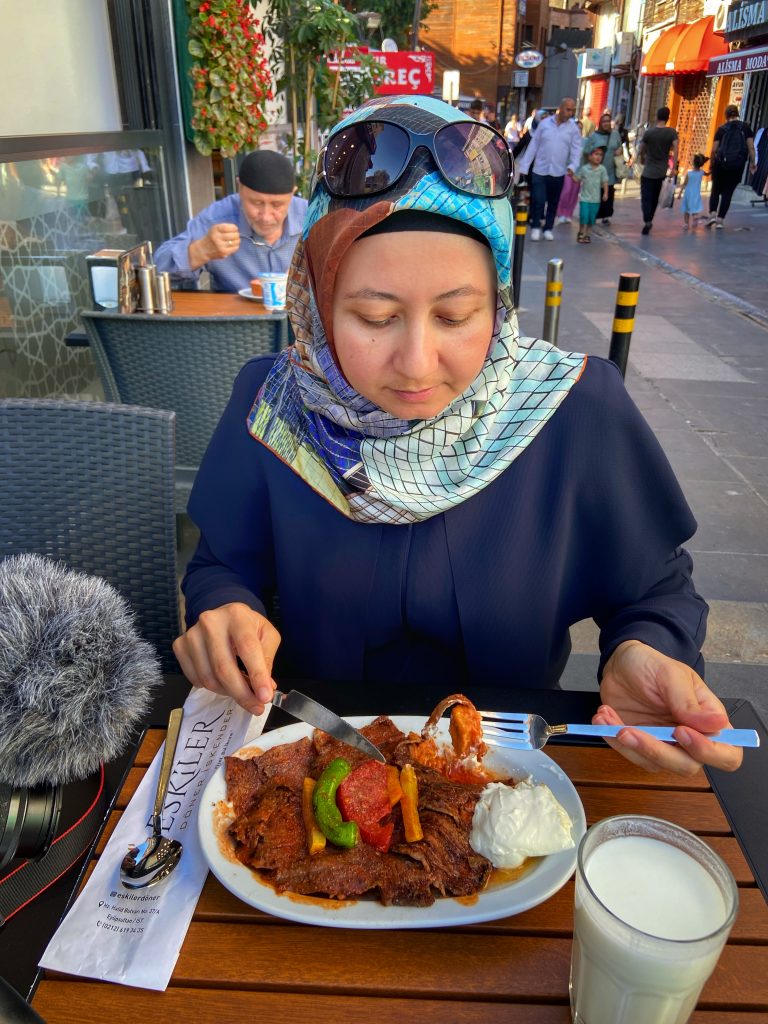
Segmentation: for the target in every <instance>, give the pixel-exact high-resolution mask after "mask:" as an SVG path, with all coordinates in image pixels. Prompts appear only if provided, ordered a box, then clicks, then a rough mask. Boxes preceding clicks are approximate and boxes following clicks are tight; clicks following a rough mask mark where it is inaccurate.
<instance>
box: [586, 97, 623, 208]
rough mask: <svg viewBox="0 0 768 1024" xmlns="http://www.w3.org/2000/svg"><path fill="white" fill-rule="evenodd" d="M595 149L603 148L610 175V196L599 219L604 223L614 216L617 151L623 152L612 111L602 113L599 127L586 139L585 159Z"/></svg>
mask: <svg viewBox="0 0 768 1024" xmlns="http://www.w3.org/2000/svg"><path fill="white" fill-rule="evenodd" d="M593 149H602V150H603V151H604V153H605V155H604V157H603V167H604V168H605V172H606V174H607V175H608V197H607V199H604V200H603V201H602V202H601V203H600V209H599V210H598V211H597V219H598V220H601V221H602V222H603V224H610V221H611V217H612V216H613V200H614V193H615V190H616V182H617V180H618V179H617V177H616V160H615V157H616V154H617V153H622V146H621V135H620V134H619V132H618V131H617V130H616V129H615V128H614V127H613V122H612V118H611V114H610V111H609V112H607V113H605V114H601V115H600V121H599V122H598V125H597V128H596V129H595V131H593V132H592V134H591V135H589V136H588V137H587V138H586V139H584V147H583V151H584V160H585V161H586V160H588V158H589V154H590V153H591V152H592V150H593Z"/></svg>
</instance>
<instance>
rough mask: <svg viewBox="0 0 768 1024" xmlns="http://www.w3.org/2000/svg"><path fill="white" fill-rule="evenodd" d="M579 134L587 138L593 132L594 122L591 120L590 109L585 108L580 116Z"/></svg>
mask: <svg viewBox="0 0 768 1024" xmlns="http://www.w3.org/2000/svg"><path fill="white" fill-rule="evenodd" d="M579 123H580V124H581V134H582V135H583V136H584V138H585V139H586V138H588V137H589V136H590V135H591V134H592V132H593V131H594V130H595V122H594V121H593V120H592V107H585V108H584V113H583V114H582V115H581V121H580V122H579Z"/></svg>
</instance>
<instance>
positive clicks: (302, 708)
mask: <svg viewBox="0 0 768 1024" xmlns="http://www.w3.org/2000/svg"><path fill="white" fill-rule="evenodd" d="M272 703H273V705H274V706H275V707H276V708H280V710H281V711H287V712H288V714H289V715H293V717H294V718H298V719H299V720H300V721H301V722H306V723H307V724H308V725H313V726H314V727H315V728H316V729H322V731H323V732H327V733H328V734H329V735H331V736H334V737H335V738H336V739H337V740H341V741H342V743H348V744H349V745H350V746H352V747H357V749H358V750H362V752H363V753H364V754H366V755H367V756H368V757H370V758H372V759H373V760H374V761H381V763H382V764H386V763H387V759H386V758H385V757H384V755H383V754H382V752H381V751H380V750H379V748H378V747H377V746H374V744H373V743H371V741H370V740H368V739H366V738H365V736H363V734H362V733H361V732H358V730H357V729H354V728H353V727H352V726H351V725H350V724H349V722H345V721H344V719H343V718H339V716H338V715H336V714H334V713H333V711H331V710H329V709H328V708H326V707H324V706H323V705H322V704H318V703H317V701H316V700H312V698H311V697H307V696H306V694H304V693H299V691H298V690H290V691H289V692H288V693H281V692H280V690H275V692H274V693H273V694H272Z"/></svg>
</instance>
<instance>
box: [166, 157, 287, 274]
mask: <svg viewBox="0 0 768 1024" xmlns="http://www.w3.org/2000/svg"><path fill="white" fill-rule="evenodd" d="M237 181H238V187H237V195H231V196H226V198H224V199H219V200H218V201H217V202H215V203H211V205H210V206H207V207H206V208H205V209H204V210H202V211H201V212H200V213H198V215H197V216H196V217H193V218H192V220H190V221H189V223H188V224H187V227H186V229H185V230H184V231H182V232H181V234H180V235H176V237H175V238H171V239H170V240H169V241H167V242H163V244H162V245H161V246H160V248H159V249H158V250H157V252H156V253H155V263H156V264H157V267H158V269H159V270H168V271H170V272H171V274H172V275H173V277H174V279H175V280H176V281H180V280H182V281H195V280H197V278H198V277H199V276H200V272H201V271H202V270H207V271H208V273H209V274H210V275H211V280H212V282H213V288H214V290H215V291H219V292H239V291H240V290H241V289H243V288H249V287H250V283H251V281H252V280H253V279H254V278H255V277H258V276H259V274H265V273H285V272H287V270H288V267H289V266H290V263H291V257H292V256H293V250H294V248H295V247H296V243H297V241H298V240H299V237H300V236H301V231H302V228H303V227H304V217H305V215H306V212H307V201H306V199H302V198H301V197H300V196H297V195H294V192H295V191H296V175H295V173H294V169H293V164H292V163H291V161H290V160H289V159H288V157H286V156H283V155H282V154H281V153H276V152H274V151H273V150H270V149H261V150H257V151H256V152H255V153H249V154H248V155H247V156H246V157H245V159H244V160H243V162H242V165H241V167H240V174H239V176H238V179H237Z"/></svg>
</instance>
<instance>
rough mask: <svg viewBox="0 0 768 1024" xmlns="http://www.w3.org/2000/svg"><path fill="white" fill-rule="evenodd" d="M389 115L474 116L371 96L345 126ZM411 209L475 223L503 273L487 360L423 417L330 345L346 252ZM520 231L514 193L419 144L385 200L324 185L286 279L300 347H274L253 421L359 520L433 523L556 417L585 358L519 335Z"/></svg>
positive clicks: (433, 125) (405, 119) (412, 122)
mask: <svg viewBox="0 0 768 1024" xmlns="http://www.w3.org/2000/svg"><path fill="white" fill-rule="evenodd" d="M382 117H383V118H386V119H387V120H390V121H394V122H395V123H398V124H402V125H403V126H404V127H407V128H408V127H410V128H412V129H414V130H415V131H418V132H430V131H436V130H437V129H438V128H440V127H442V125H443V124H445V123H446V122H448V121H466V120H469V118H467V117H466V116H465V115H464V114H462V113H461V112H460V111H458V110H457V109H456V108H454V107H451V106H449V105H447V104H445V103H441V102H440V101H439V100H435V99H432V98H431V97H427V96H417V97H410V96H409V97H392V96H387V97H378V98H376V99H373V100H370V101H369V102H368V103H366V104H364V105H363V106H362V107H360V108H359V109H358V110H357V111H355V112H354V113H353V114H351V115H350V116H349V117H348V118H347V119H346V120H345V121H343V122H341V123H342V124H343V125H347V124H350V123H352V122H353V121H360V120H365V119H368V118H371V119H377V118H382ZM404 210H420V211H424V212H426V213H433V214H439V215H441V216H443V217H452V218H455V219H456V220H459V221H462V222H464V223H465V224H468V225H470V226H471V227H473V228H475V229H476V230H477V231H479V232H480V233H481V234H482V235H483V236H484V237H485V238H486V239H487V240H488V244H489V245H490V248H491V253H492V254H493V258H494V262H495V264H496V273H497V277H498V298H497V309H496V321H495V326H494V330H493V334H492V337H490V338H489V339H488V356H487V358H486V360H485V363H484V365H483V367H482V368H481V370H480V373H479V374H478V376H477V377H476V378H475V380H474V381H473V382H472V383H471V384H470V385H469V387H468V388H467V389H466V391H464V392H463V394H461V395H458V396H457V397H456V398H455V399H454V400H453V401H452V402H451V404H450V405H449V406H448V407H447V408H446V409H444V410H443V411H442V412H441V413H439V414H438V415H437V416H435V417H433V418H432V419H429V420H401V419H398V418H397V417H395V416H392V415H390V414H389V413H387V412H384V410H383V409H380V408H379V407H378V406H376V405H374V404H373V403H372V402H370V401H369V400H368V399H367V398H365V397H363V395H360V394H358V393H357V392H356V391H355V390H354V389H353V388H352V387H351V386H350V385H349V383H348V382H347V381H346V379H345V377H344V375H343V373H342V372H341V369H340V367H339V366H338V364H337V362H336V359H335V354H334V348H333V338H332V324H333V316H332V309H333V294H334V285H335V280H336V274H337V271H338V268H339V264H340V263H341V260H342V259H343V257H344V255H345V254H346V252H347V251H348V249H349V247H350V246H351V245H352V244H353V243H354V242H355V241H356V240H357V239H358V238H359V237H360V236H361V235H363V234H364V233H365V232H366V231H368V230H369V229H370V228H372V227H373V226H374V225H376V224H378V223H379V222H381V221H382V220H384V218H386V217H389V216H391V215H392V214H395V213H398V212H400V211H404ZM512 229H513V217H512V207H511V205H510V203H509V202H508V200H507V199H487V198H480V197H475V196H470V195H466V194H464V193H460V192H456V191H454V190H453V189H452V188H451V187H450V185H448V183H447V182H446V181H445V180H444V178H443V177H442V175H441V174H440V173H439V171H438V170H437V169H436V167H435V165H434V163H433V162H432V158H431V156H430V155H429V154H428V153H427V151H426V150H417V152H416V153H415V154H414V157H413V158H412V161H411V164H410V166H409V168H408V169H407V170H406V172H405V173H404V174H403V176H402V178H400V180H399V181H398V182H397V183H396V184H395V185H394V186H393V187H392V188H391V189H390V190H388V191H387V192H384V193H381V194H379V195H375V196H372V197H368V198H364V199H336V198H334V197H332V196H331V195H330V194H329V193H328V192H327V190H326V189H325V187H324V185H323V184H322V182H320V183H318V185H317V186H316V188H315V190H314V192H313V194H312V198H311V200H310V204H309V210H308V214H307V220H306V224H305V227H304V234H303V238H302V240H301V241H300V242H299V244H298V245H297V247H296V251H295V253H294V256H293V262H292V264H291V270H290V276H289V280H288V311H289V316H290V320H291V324H292V326H293V329H294V333H295V335H296V342H295V344H294V345H292V346H291V348H289V349H287V350H286V351H285V352H283V353H281V354H280V355H279V356H278V358H277V360H276V361H275V364H274V366H273V368H272V369H271V370H270V372H269V374H268V376H267V379H266V380H265V382H264V384H263V386H262V388H261V389H260V391H259V394H258V395H257V396H256V401H255V403H254V406H253V409H252V410H251V413H250V415H249V417H248V429H249V431H250V433H251V435H252V436H253V437H254V438H256V439H257V440H259V441H260V442H262V444H264V445H266V447H267V448H269V449H270V450H271V451H273V452H274V453H275V455H277V456H278V458H280V459H281V460H282V461H283V462H285V463H286V464H287V465H288V466H290V467H291V469H292V470H294V472H296V473H297V474H298V475H299V476H301V477H302V479H303V480H305V481H306V482H307V484H309V486H310V487H312V488H313V489H314V490H315V491H316V492H317V493H318V494H320V495H321V496H322V497H323V498H325V499H326V500H327V501H329V502H330V503H331V504H332V505H334V506H335V507H336V508H337V509H338V510H339V511H340V512H341V513H343V514H344V515H346V516H348V517H349V518H350V519H354V520H356V521H357V522H365V523H389V524H401V523H414V522H419V521H421V520H423V519H429V518H430V517H431V516H434V515H437V514H438V513H440V512H444V511H446V510H448V509H450V508H452V507H453V506H455V505H458V504H460V503H461V502H463V501H466V500H467V499H468V498H471V497H472V495H474V494H476V493H477V492H478V491H480V490H482V488H484V487H486V486H487V485H488V484H489V483H491V482H492V481H493V480H495V479H496V477H497V476H498V475H499V474H500V473H502V472H503V471H504V470H505V469H506V468H507V466H509V465H510V463H511V462H513V461H514V459H516V458H517V456H518V455H520V453H521V452H523V451H524V450H525V448H526V447H527V446H528V445H529V444H530V443H531V441H532V440H533V439H534V438H535V437H536V435H537V434H538V432H539V431H540V430H541V428H542V427H543V426H544V424H545V423H546V422H547V420H548V419H549V418H550V416H552V415H553V414H554V413H555V412H556V410H557V409H558V408H559V406H560V403H561V402H562V401H563V399H564V398H565V397H566V395H567V394H568V392H569V390H570V389H571V387H573V385H574V383H575V382H576V381H577V380H578V378H579V375H580V373H581V371H582V368H583V366H584V361H585V357H584V356H583V355H580V354H576V353H568V352H561V351H560V350H558V349H556V348H554V347H553V346H552V345H550V344H548V343H547V342H544V341H541V340H537V339H533V338H520V337H519V332H518V328H517V318H516V316H515V313H514V310H513V307H512V299H511V295H510V265H511V248H512V239H513V233H512ZM436 249H437V250H438V251H439V247H436ZM438 258H439V257H438Z"/></svg>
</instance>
